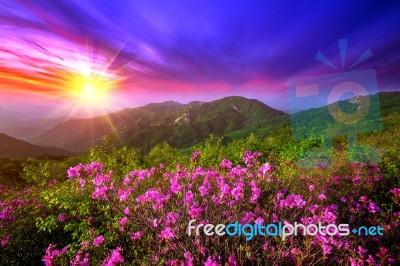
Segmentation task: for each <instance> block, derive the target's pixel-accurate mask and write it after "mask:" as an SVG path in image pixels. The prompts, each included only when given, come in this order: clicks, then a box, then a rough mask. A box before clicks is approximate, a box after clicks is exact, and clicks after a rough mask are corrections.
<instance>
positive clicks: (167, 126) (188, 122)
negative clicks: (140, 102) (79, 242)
mask: <svg viewBox="0 0 400 266" xmlns="http://www.w3.org/2000/svg"><path fill="white" fill-rule="evenodd" d="M287 117H288V115H287V114H286V113H284V112H282V111H278V110H275V109H273V108H271V107H269V106H267V105H265V104H263V103H262V102H260V101H258V100H252V99H246V98H244V97H237V96H232V97H226V98H223V99H220V100H216V101H212V102H191V103H189V104H180V103H177V102H173V101H168V102H163V103H153V104H148V105H145V106H142V107H137V108H132V109H124V110H122V111H119V112H116V113H112V114H108V115H105V116H100V117H95V118H91V119H71V120H68V121H64V122H62V123H60V124H58V125H57V126H56V127H54V128H52V129H51V130H49V131H47V132H45V133H44V134H42V135H40V136H38V137H37V138H33V139H31V140H30V141H31V142H32V143H35V144H38V145H48V146H54V147H58V148H62V149H67V150H70V151H73V152H82V151H84V150H86V149H88V148H89V147H90V146H92V145H93V144H98V143H100V142H101V141H102V137H103V136H104V135H107V134H113V135H114V136H115V137H116V139H117V140H119V141H120V142H121V144H125V145H133V146H137V147H140V148H142V149H143V150H145V151H148V150H149V149H150V148H151V147H153V146H155V145H156V144H158V143H161V142H164V141H166V142H168V143H169V144H170V145H172V146H175V147H179V148H182V147H190V146H192V145H195V144H197V143H199V142H201V141H203V140H204V139H205V138H207V137H208V136H209V134H211V133H213V134H215V135H229V134H231V133H234V132H236V133H237V132H239V131H242V130H256V129H259V128H262V127H267V128H268V127H270V128H271V129H272V128H273V125H276V124H280V123H282V121H285V120H286V121H287ZM268 125H270V126H268Z"/></svg>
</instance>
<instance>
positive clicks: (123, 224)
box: [118, 217, 129, 232]
mask: <svg viewBox="0 0 400 266" xmlns="http://www.w3.org/2000/svg"><path fill="white" fill-rule="evenodd" d="M128 221H129V220H128V217H124V218H122V219H121V220H119V221H118V223H119V224H120V225H121V226H120V227H119V231H120V232H124V231H125V225H126V224H127V223H128Z"/></svg>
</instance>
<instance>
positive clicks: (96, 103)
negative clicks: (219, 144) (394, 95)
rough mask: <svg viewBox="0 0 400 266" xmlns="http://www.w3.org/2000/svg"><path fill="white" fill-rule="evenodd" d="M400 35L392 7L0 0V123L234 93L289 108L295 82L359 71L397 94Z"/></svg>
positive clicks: (399, 17)
mask: <svg viewBox="0 0 400 266" xmlns="http://www.w3.org/2000/svg"><path fill="white" fill-rule="evenodd" d="M383 3H384V4H383ZM399 29H400V4H399V3H398V2H397V1H393V2H390V1H385V2H382V1H224V0H220V1H211V0H208V1H185V0H173V1H148V0H147V1H130V0H113V1H109V0H96V1H95V0H92V1H80V0H70V1H62V0H45V1H44V0H31V1H29V0H15V1H8V0H1V1H0V36H1V37H2V38H1V41H0V117H1V116H2V115H3V117H4V116H8V115H11V114H18V115H21V116H25V117H39V116H46V115H47V116H60V115H71V116H91V115H98V114H99V113H101V112H111V111H116V110H120V109H123V108H130V107H136V106H141V105H144V104H147V103H151V102H163V101H168V100H174V101H178V102H181V103H187V102H190V101H194V100H200V101H211V100H215V99H219V98H222V97H225V96H231V95H239V96H245V97H248V98H256V99H258V100H261V101H263V102H264V103H266V104H268V105H270V106H271V107H274V108H277V109H282V110H287V109H288V97H292V96H291V94H290V93H289V94H288V84H291V82H292V81H293V80H298V79H304V78H307V77H310V76H326V75H331V74H335V75H337V74H339V75H340V74H341V73H343V75H345V76H349V74H348V73H349V72H350V71H362V70H366V69H372V70H374V71H375V73H376V80H377V89H378V90H379V91H393V90H400V75H399V70H400V49H399V48H400V31H399ZM339 40H348V41H347V42H346V45H345V46H342V50H341V49H340V46H339V45H338V41H339ZM344 48H345V49H344ZM318 52H320V53H321V54H323V55H324V58H325V59H323V60H321V56H320V57H319V59H320V60H317V59H316V58H315V57H316V55H317V53H318ZM344 52H345V53H344ZM363 54H364V55H365V56H364V58H363V59H365V60H359V61H357V60H358V59H359V58H360V56H361V57H362V55H363ZM342 59H343V60H342ZM355 62H359V63H358V64H356V65H355V66H353V64H354V63H355ZM350 76H351V75H350ZM317 80H318V79H317ZM321 95H322V96H321V97H326V95H325V94H321ZM316 99H317V98H313V101H314V100H315V101H316V102H318V100H316ZM310 106H311V107H312V106H313V102H312V101H308V102H307V101H304V103H303V104H300V105H299V107H298V108H300V109H301V108H307V107H310Z"/></svg>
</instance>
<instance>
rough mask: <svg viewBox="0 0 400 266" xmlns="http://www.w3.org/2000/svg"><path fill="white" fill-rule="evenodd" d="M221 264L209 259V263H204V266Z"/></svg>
mask: <svg viewBox="0 0 400 266" xmlns="http://www.w3.org/2000/svg"><path fill="white" fill-rule="evenodd" d="M218 265H219V264H218V263H217V262H216V261H215V260H213V258H212V257H208V259H207V261H206V262H205V263H204V266H218Z"/></svg>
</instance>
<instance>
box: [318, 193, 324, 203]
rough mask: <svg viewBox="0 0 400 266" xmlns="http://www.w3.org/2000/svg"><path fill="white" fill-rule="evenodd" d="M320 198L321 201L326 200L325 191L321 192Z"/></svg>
mask: <svg viewBox="0 0 400 266" xmlns="http://www.w3.org/2000/svg"><path fill="white" fill-rule="evenodd" d="M318 200H319V201H323V200H326V196H325V194H324V193H321V194H320V195H319V196H318Z"/></svg>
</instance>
